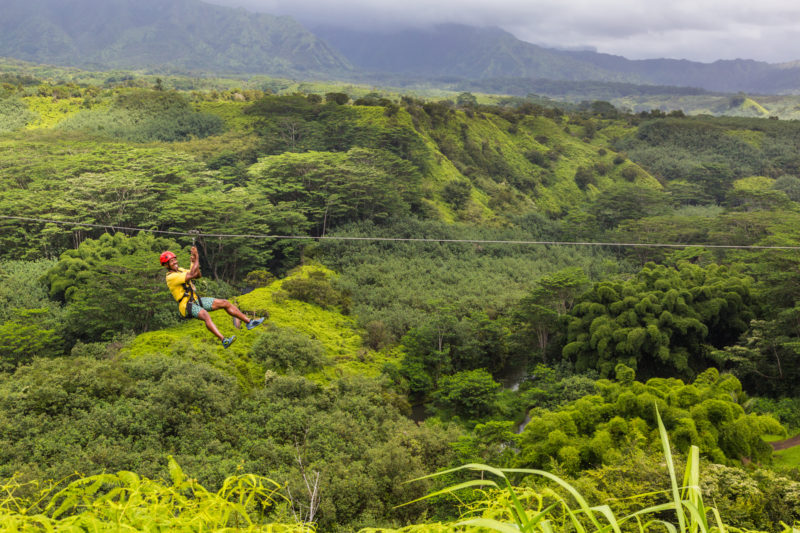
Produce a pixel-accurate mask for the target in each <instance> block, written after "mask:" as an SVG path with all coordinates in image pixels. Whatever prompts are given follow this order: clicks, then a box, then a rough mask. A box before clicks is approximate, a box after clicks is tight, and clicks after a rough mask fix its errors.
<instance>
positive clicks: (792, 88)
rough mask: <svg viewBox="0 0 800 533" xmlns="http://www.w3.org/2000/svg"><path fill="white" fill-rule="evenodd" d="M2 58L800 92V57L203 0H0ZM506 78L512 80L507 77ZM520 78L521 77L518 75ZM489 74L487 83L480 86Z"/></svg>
mask: <svg viewBox="0 0 800 533" xmlns="http://www.w3.org/2000/svg"><path fill="white" fill-rule="evenodd" d="M3 4H4V5H3V14H2V17H0V56H7V57H12V58H15V59H22V60H26V61H33V62H38V63H52V64H57V65H69V66H76V67H82V68H91V69H113V68H149V69H155V70H158V71H179V72H186V71H192V72H208V73H216V74H222V75H224V74H266V75H272V76H281V77H291V78H328V79H339V80H352V81H360V82H367V83H370V82H376V83H382V82H386V81H387V80H388V81H391V82H392V83H393V84H402V82H403V81H404V80H409V79H413V80H415V81H420V80H421V81H426V82H428V83H432V84H436V83H438V82H439V81H441V80H442V79H443V78H450V79H456V80H472V81H474V82H477V81H480V82H481V83H482V84H483V85H484V86H491V87H494V88H495V91H496V92H500V93H504V92H505V93H515V94H519V93H520V92H522V93H523V94H526V93H527V92H535V90H534V87H535V84H534V83H531V90H530V91H526V89H525V87H521V85H522V86H524V85H525V83H526V82H525V81H524V80H538V81H541V80H555V81H562V82H574V83H579V82H587V81H595V82H607V83H608V82H610V83H620V84H637V85H663V86H677V87H696V88H701V89H704V90H708V91H720V92H737V91H745V92H755V93H793V92H800V64H797V63H787V64H770V63H766V62H761V61H753V60H741V59H737V60H726V61H716V62H714V63H700V62H694V61H688V60H673V59H647V60H629V59H626V58H624V57H621V56H615V55H610V54H601V53H597V52H594V51H592V50H569V49H564V48H563V47H561V48H548V47H545V46H540V45H536V44H531V43H529V42H525V41H522V40H520V39H518V38H516V37H515V36H514V35H512V34H511V33H509V32H507V31H505V30H502V29H500V28H495V27H472V26H465V25H458V24H442V25H437V26H431V27H428V28H422V29H420V28H417V29H402V30H394V31H389V30H385V31H381V32H378V31H358V30H353V29H345V28H341V27H333V26H323V27H317V28H315V29H314V30H313V32H312V31H309V30H308V29H306V28H305V27H303V26H302V25H301V24H300V23H298V22H297V21H296V20H294V19H293V18H291V17H288V16H281V17H276V16H272V15H269V14H264V13H254V12H251V11H247V10H245V9H243V8H231V7H224V6H219V5H211V4H207V3H204V2H202V1H200V0H169V1H165V0H68V1H65V0H3ZM502 80H514V81H513V84H509V83H507V82H504V81H502ZM520 80H522V81H520ZM487 82H489V83H487Z"/></svg>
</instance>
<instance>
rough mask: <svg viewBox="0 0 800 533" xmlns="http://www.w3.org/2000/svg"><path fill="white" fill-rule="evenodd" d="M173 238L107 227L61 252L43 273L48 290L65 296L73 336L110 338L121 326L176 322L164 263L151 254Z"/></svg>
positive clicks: (158, 325) (125, 328)
mask: <svg viewBox="0 0 800 533" xmlns="http://www.w3.org/2000/svg"><path fill="white" fill-rule="evenodd" d="M170 248H173V249H177V247H176V244H175V243H174V242H173V241H169V240H167V239H156V238H154V237H153V236H152V235H150V234H143V235H141V236H136V237H126V236H125V235H123V234H121V233H117V234H116V235H114V236H112V235H110V234H108V233H106V234H104V235H102V236H101V237H100V238H99V239H97V240H93V239H87V240H86V241H84V242H83V243H81V245H80V246H79V247H78V248H77V249H75V250H69V251H67V252H64V253H63V254H62V256H61V258H60V259H59V261H58V263H56V264H55V265H54V266H53V268H52V269H50V270H49V271H48V272H47V273H46V274H45V277H44V279H45V280H46V282H47V283H48V285H49V286H50V296H51V297H52V298H54V299H58V300H62V301H64V302H65V304H66V306H65V312H66V317H65V320H66V326H65V329H66V332H67V334H68V335H69V337H70V338H71V339H73V340H76V339H80V340H82V341H84V342H86V341H89V342H92V341H98V340H105V341H109V340H111V338H112V337H113V336H114V335H115V334H116V333H120V332H123V331H132V332H135V333H141V332H144V331H147V330H149V329H158V328H162V327H164V326H165V325H168V324H172V323H174V322H175V315H176V313H175V309H174V303H173V302H171V301H170V300H171V299H172V298H171V295H170V294H169V292H168V291H167V288H166V283H165V281H164V273H165V271H164V269H163V268H162V267H161V266H160V265H159V264H158V263H157V262H156V261H155V260H154V258H156V257H157V256H158V255H159V254H160V253H161V252H162V251H163V250H167V249H170Z"/></svg>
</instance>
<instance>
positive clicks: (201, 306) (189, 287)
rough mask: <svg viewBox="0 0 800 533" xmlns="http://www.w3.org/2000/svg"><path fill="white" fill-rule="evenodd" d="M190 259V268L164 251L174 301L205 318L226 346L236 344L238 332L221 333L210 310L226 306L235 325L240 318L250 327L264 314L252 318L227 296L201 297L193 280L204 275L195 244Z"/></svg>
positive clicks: (185, 311)
mask: <svg viewBox="0 0 800 533" xmlns="http://www.w3.org/2000/svg"><path fill="white" fill-rule="evenodd" d="M191 260H192V264H191V266H190V267H189V270H186V269H185V268H181V267H179V266H178V258H177V257H176V256H175V254H174V253H172V252H170V251H166V252H164V253H162V254H161V266H164V267H166V268H167V288H169V291H170V292H171V293H172V296H173V297H174V298H175V301H176V302H178V312H179V313H180V314H181V316H183V317H186V318H189V317H192V318H199V319H200V320H202V321H203V322H205V323H206V327H207V328H208V330H209V331H210V332H211V333H213V334H214V335H216V336H217V338H219V340H221V341H222V346H224V347H225V348H227V347H228V346H230V345H231V344H233V341H234V340H236V335H231V336H230V337H225V336H224V335H223V334H222V333H220V332H219V329H217V325H216V324H214V321H213V320H211V315H210V314H208V312H209V311H216V310H217V309H224V310H225V312H226V313H228V314H229V315H231V316H232V317H233V319H234V324H236V327H239V326H238V324H239V322H237V320H239V321H242V322H244V323H245V324H247V329H253V328H254V327H256V326H258V325H259V324H261V323H262V322H264V319H263V318H254V319H252V320H251V319H250V318H249V317H248V316H247V315H245V314H244V313H242V312H241V311H240V310H239V308H238V307H236V306H235V305H233V304H232V303H231V302H229V301H228V300H222V299H219V298H209V297H204V298H199V297H198V296H197V293H196V292H195V289H194V284H193V283H192V280H193V279H198V278H200V277H201V274H200V258H199V256H198V253H197V248H196V247H194V246H192V252H191Z"/></svg>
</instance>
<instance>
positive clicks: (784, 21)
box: [205, 0, 800, 63]
mask: <svg viewBox="0 0 800 533" xmlns="http://www.w3.org/2000/svg"><path fill="white" fill-rule="evenodd" d="M205 1H207V2H211V3H215V4H223V5H236V6H243V7H247V8H249V9H253V10H257V11H263V12H266V13H271V14H274V15H291V16H293V17H294V18H296V19H297V20H299V21H300V22H302V23H304V24H305V25H306V26H307V27H313V26H314V25H317V24H322V23H327V24H336V25H342V26H348V27H355V28H359V29H363V28H382V29H383V28H390V27H396V26H399V25H405V26H421V25H431V24H436V23H443V22H455V23H462V24H469V25H476V26H482V25H487V26H499V27H501V28H503V29H505V30H507V31H509V32H511V33H513V34H514V35H515V36H517V37H518V38H519V39H522V40H524V41H529V42H532V43H536V44H544V45H550V46H558V47H586V46H588V47H593V48H595V49H596V50H597V51H598V52H605V53H610V54H617V55H622V56H625V57H627V58H629V59H644V58H654V57H669V58H677V59H691V60H694V61H703V62H711V61H714V60H717V59H736V58H742V59H758V60H761V61H769V62H770V63H779V62H784V61H792V60H798V59H800V1H798V0H663V1H658V0H403V1H396V0H205Z"/></svg>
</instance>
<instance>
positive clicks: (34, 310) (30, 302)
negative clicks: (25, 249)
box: [0, 261, 65, 371]
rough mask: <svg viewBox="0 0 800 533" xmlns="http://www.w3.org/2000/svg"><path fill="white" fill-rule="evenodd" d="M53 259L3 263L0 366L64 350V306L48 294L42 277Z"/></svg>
mask: <svg viewBox="0 0 800 533" xmlns="http://www.w3.org/2000/svg"><path fill="white" fill-rule="evenodd" d="M52 267H53V262H51V261H36V262H28V261H5V262H1V263H0V370H2V371H12V370H13V369H14V368H15V367H16V366H17V365H19V364H22V363H27V362H30V360H31V359H33V357H35V356H45V357H47V356H53V355H59V354H60V353H62V351H63V348H64V346H63V340H62V337H63V331H64V327H65V316H64V310H63V308H62V307H61V306H60V305H59V304H58V303H56V302H53V301H52V300H50V299H49V298H48V297H47V293H48V291H47V287H46V285H45V283H43V282H42V281H41V277H42V276H43V275H44V274H45V272H47V271H48V270H49V269H50V268H52Z"/></svg>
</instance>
